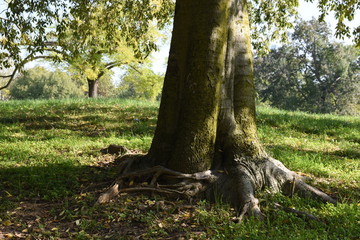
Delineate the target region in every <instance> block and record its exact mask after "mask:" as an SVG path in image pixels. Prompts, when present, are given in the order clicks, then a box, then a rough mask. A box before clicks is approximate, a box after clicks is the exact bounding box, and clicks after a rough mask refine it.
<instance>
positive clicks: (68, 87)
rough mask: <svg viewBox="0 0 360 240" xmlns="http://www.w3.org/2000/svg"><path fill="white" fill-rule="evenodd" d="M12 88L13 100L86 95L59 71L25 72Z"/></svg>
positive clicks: (42, 69) (38, 69)
mask: <svg viewBox="0 0 360 240" xmlns="http://www.w3.org/2000/svg"><path fill="white" fill-rule="evenodd" d="M15 81H16V84H15V85H13V86H12V87H11V88H10V95H11V98H13V99H59V98H73V97H82V96H84V93H83V92H82V91H81V90H80V88H79V86H78V85H77V84H76V82H74V81H73V80H72V79H71V77H70V76H69V75H68V74H67V73H65V72H61V71H59V70H56V71H53V72H51V71H48V70H47V69H45V68H43V67H34V68H31V69H28V70H26V71H24V72H23V73H22V74H21V75H20V76H19V77H18V78H16V79H15Z"/></svg>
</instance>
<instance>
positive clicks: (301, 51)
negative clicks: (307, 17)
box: [255, 20, 360, 114]
mask: <svg viewBox="0 0 360 240" xmlns="http://www.w3.org/2000/svg"><path fill="white" fill-rule="evenodd" d="M358 63H359V49H356V48H355V47H353V46H346V45H344V44H342V43H336V42H334V41H333V40H331V31H330V29H329V27H328V25H327V24H326V23H320V22H318V21H317V20H311V21H301V22H300V23H299V24H298V25H297V26H296V27H295V31H294V32H293V33H292V34H291V42H290V43H289V44H286V45H283V46H281V47H279V48H276V49H272V50H271V52H270V54H269V55H267V56H265V57H261V56H259V57H256V58H255V76H256V78H257V88H258V93H259V97H260V100H261V101H268V102H269V103H270V104H271V105H272V106H275V107H279V108H284V109H289V110H306V111H311V112H318V113H330V112H337V113H342V114H354V113H355V107H356V105H357V104H358V103H359V99H360V96H359V90H360V66H359V64H358Z"/></svg>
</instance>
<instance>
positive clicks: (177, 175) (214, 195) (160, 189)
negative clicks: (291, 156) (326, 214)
mask: <svg viewBox="0 0 360 240" xmlns="http://www.w3.org/2000/svg"><path fill="white" fill-rule="evenodd" d="M144 159H145V158H143V157H137V158H134V159H132V158H125V160H124V161H123V162H122V163H121V164H120V165H119V166H120V168H119V170H120V171H121V175H120V176H119V177H118V179H117V180H116V181H115V182H114V184H113V185H112V187H110V188H109V189H108V191H106V192H105V193H104V194H102V195H101V196H100V197H99V199H98V203H106V202H109V201H110V200H111V199H112V198H113V197H115V196H116V195H117V194H119V193H121V192H144V191H145V192H156V193H160V194H165V195H175V196H177V197H179V196H185V197H195V196H202V197H206V198H208V199H210V200H217V199H219V198H221V199H222V200H223V201H224V202H228V203H230V204H231V205H232V206H234V207H235V208H236V209H237V211H238V213H239V217H238V220H239V221H241V220H242V219H243V218H244V216H246V215H249V216H255V217H258V218H262V217H263V214H262V213H261V211H260V206H259V200H258V199H257V198H255V191H256V190H259V189H260V190H261V189H264V188H267V189H269V190H270V191H271V192H274V193H275V192H283V193H285V194H286V195H289V196H292V195H293V194H294V193H298V194H299V196H301V197H311V198H315V199H318V200H321V201H325V202H330V203H336V201H335V200H334V199H333V198H331V197H330V196H328V195H327V194H325V193H323V192H321V191H320V190H318V189H316V188H314V187H311V186H309V185H308V184H306V183H305V182H304V181H303V180H302V179H301V177H300V176H299V175H297V174H296V173H294V172H292V171H290V170H289V169H287V168H286V167H285V166H284V165H283V164H282V163H281V162H279V161H278V160H275V159H273V158H267V157H266V158H262V159H253V158H239V159H235V160H234V164H232V166H231V167H227V168H226V169H225V170H222V171H220V170H207V171H204V172H198V173H193V174H186V173H181V172H177V171H174V170H171V169H168V168H165V167H162V166H155V167H145V168H144V166H146V165H145V164H144V163H142V161H143V160H144ZM134 166H135V168H134ZM138 166H142V167H143V168H142V169H140V170H139V168H138ZM136 169H137V170H136ZM125 183H130V184H125ZM302 214H303V215H308V216H311V215H310V214H306V213H302Z"/></svg>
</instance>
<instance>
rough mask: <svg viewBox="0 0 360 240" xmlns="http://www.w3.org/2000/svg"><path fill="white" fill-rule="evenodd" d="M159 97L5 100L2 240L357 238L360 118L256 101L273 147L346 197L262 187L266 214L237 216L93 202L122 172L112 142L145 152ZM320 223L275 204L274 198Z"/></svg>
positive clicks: (136, 202)
mask: <svg viewBox="0 0 360 240" xmlns="http://www.w3.org/2000/svg"><path fill="white" fill-rule="evenodd" d="M157 107H158V105H157V104H152V103H147V102H139V101H126V100H118V99H116V100H114V99H113V100H112V99H99V100H63V101H11V102H0V239H1V238H24V239H190V238H193V239H359V238H360V187H359V182H360V162H359V161H360V119H359V118H356V117H340V116H333V115H311V114H305V113H301V112H287V111H280V110H276V109H272V108H266V107H260V108H259V109H258V125H259V133H260V136H261V138H262V141H263V142H264V144H265V146H266V148H267V150H268V152H269V153H271V154H272V156H274V157H275V158H277V159H279V160H281V161H282V162H283V163H284V164H285V165H286V166H287V167H289V168H291V169H292V170H294V171H297V172H299V173H300V174H302V175H307V176H309V177H311V178H312V179H313V180H312V184H313V185H315V186H317V187H319V188H321V189H323V190H324V191H325V192H327V193H328V194H330V195H332V196H334V197H336V198H337V199H338V200H339V201H340V204H338V205H337V206H333V205H331V204H322V203H319V202H314V201H312V200H309V199H300V198H298V197H296V196H295V197H294V198H291V199H289V198H286V197H283V196H281V195H275V196H271V195H267V194H263V193H262V194H261V195H260V199H261V207H262V209H263V211H264V213H265V214H266V218H265V220H264V221H257V220H254V219H248V220H247V221H245V222H243V223H242V224H237V223H235V222H234V217H235V216H236V215H235V212H234V210H233V209H232V208H230V207H229V206H227V205H226V204H223V203H221V202H217V203H215V204H210V203H207V202H205V201H193V202H189V201H186V200H176V199H164V198H162V197H160V196H143V195H127V194H123V195H121V196H120V197H119V198H117V199H115V200H114V201H113V202H111V203H110V204H107V205H105V206H98V205H94V203H95V201H96V199H97V197H98V196H99V194H100V193H101V191H102V190H103V189H104V188H105V187H107V186H109V185H110V184H111V180H112V179H114V177H115V176H116V172H115V171H114V169H113V168H111V167H109V166H110V165H109V164H107V163H109V162H112V161H113V160H114V156H111V155H102V154H101V153H100V152H99V150H100V149H101V148H103V147H106V146H108V145H109V144H119V145H124V146H126V147H128V148H130V149H136V150H137V151H140V152H146V150H147V149H148V148H149V145H150V143H151V138H152V134H153V131H154V128H155V124H156V115H157ZM274 202H276V203H280V204H282V205H283V206H287V207H293V208H296V209H298V210H301V211H307V212H309V213H311V214H313V215H316V216H317V217H319V218H320V219H321V222H317V221H311V220H306V219H303V218H301V217H299V216H296V215H294V214H289V213H285V212H283V211H281V210H275V209H274V208H273V205H272V203H274Z"/></svg>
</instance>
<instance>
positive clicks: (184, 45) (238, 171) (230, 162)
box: [99, 0, 335, 216]
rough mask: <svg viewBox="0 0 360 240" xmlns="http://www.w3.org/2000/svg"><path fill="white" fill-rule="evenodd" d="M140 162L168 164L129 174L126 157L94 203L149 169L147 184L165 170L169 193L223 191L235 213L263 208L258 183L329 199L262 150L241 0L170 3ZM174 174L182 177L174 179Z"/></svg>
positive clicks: (244, 7) (209, 194) (244, 8)
mask: <svg viewBox="0 0 360 240" xmlns="http://www.w3.org/2000/svg"><path fill="white" fill-rule="evenodd" d="M143 160H145V161H143ZM139 162H140V164H136V165H138V166H139V165H140V166H141V167H142V168H146V167H147V166H150V167H151V166H158V165H160V166H163V167H165V168H166V169H164V168H162V167H155V168H153V169H151V168H150V169H147V170H142V171H141V172H135V173H131V168H132V167H133V166H134V165H133V164H132V163H130V164H129V165H128V166H127V167H126V168H122V169H124V171H122V176H121V177H120V178H119V179H120V180H119V181H120V182H119V183H118V184H115V185H114V186H113V187H112V188H111V189H110V190H109V191H108V192H107V193H105V194H103V195H102V196H101V197H100V198H99V202H107V201H108V200H109V199H110V198H111V197H112V196H114V195H115V194H116V193H118V192H119V190H118V187H119V186H120V185H121V184H122V182H123V179H126V178H129V177H134V176H139V175H141V174H144V175H146V174H152V173H155V174H154V178H153V180H151V184H150V185H152V186H154V182H155V181H156V180H157V179H158V177H159V176H160V175H161V174H163V175H164V174H165V175H167V176H168V177H169V176H170V181H169V183H170V185H169V187H170V188H169V189H167V190H166V191H167V192H174V191H172V189H171V188H172V187H174V186H178V187H179V189H181V191H183V192H185V193H187V195H190V196H194V195H196V194H198V193H200V192H202V193H205V194H206V196H207V197H208V198H213V197H214V194H217V195H221V196H222V197H223V199H224V200H225V201H227V202H229V203H231V204H232V205H233V206H235V207H237V208H238V209H239V210H241V216H242V215H244V214H245V213H253V214H256V215H261V212H260V209H259V206H258V200H257V199H256V198H255V196H254V194H255V191H256V190H257V189H262V188H264V187H267V188H268V189H270V190H272V191H273V192H278V191H283V192H284V193H287V194H290V195H291V194H293V193H294V191H297V192H299V193H300V194H301V195H308V196H313V197H315V198H318V199H321V200H324V201H328V202H335V201H334V200H333V199H332V198H330V197H329V196H327V195H326V194H324V193H322V192H321V191H319V190H317V189H314V188H312V187H311V186H309V185H307V184H306V183H304V182H303V181H302V180H301V179H300V177H299V176H298V175H296V174H295V173H294V172H292V171H290V170H288V169H287V168H286V167H285V166H284V165H283V164H282V163H281V162H279V161H277V160H275V159H273V158H271V157H269V156H267V154H266V152H265V151H264V149H263V148H262V146H261V144H260V141H259V139H258V137H257V131H256V119H255V89H254V78H253V66H252V51H251V44H250V27H249V16H248V10H247V3H246V0H196V1H194V0H178V1H177V2H176V9H175V19H174V30H173V35H172V41H171V48H170V55H169V61H168V68H167V72H166V76H165V82H164V87H163V92H162V99H161V104H160V109H159V116H158V123H157V127H156V131H155V136H154V139H153V142H152V145H151V148H150V150H149V153H148V155H147V156H145V157H142V158H140V160H139ZM125 163H126V162H125ZM136 169H138V168H136V167H135V171H136ZM129 172H130V173H129ZM171 176H173V177H171ZM174 176H176V177H175V179H179V178H183V179H184V181H180V182H178V183H174ZM175 182H176V181H175ZM174 184H175V185H174ZM162 186H164V185H162ZM155 188H156V187H155ZM155 188H150V189H149V188H147V190H157V189H155ZM123 191H126V190H123ZM175 193H179V191H177V192H175Z"/></svg>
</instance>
